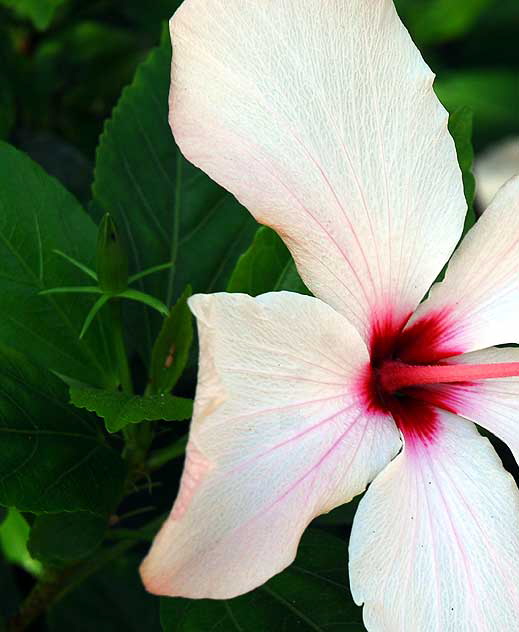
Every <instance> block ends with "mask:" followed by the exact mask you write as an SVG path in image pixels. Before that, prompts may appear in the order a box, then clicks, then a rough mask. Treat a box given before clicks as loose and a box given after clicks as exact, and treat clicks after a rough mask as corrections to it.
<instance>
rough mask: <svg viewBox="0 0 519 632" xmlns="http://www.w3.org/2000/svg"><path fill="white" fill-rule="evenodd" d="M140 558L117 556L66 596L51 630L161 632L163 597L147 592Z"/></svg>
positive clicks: (50, 618)
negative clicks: (142, 577) (140, 567)
mask: <svg viewBox="0 0 519 632" xmlns="http://www.w3.org/2000/svg"><path fill="white" fill-rule="evenodd" d="M139 561H140V559H139V558H138V557H135V556H133V555H130V556H128V557H123V558H121V559H116V560H114V561H113V562H111V563H110V564H109V565H108V566H105V567H103V568H102V569H101V570H100V571H99V572H98V573H97V574H96V575H94V576H93V577H90V578H89V579H87V580H86V581H85V582H84V583H82V584H81V586H79V587H78V588H76V589H75V590H74V591H72V592H70V593H69V594H68V595H66V596H65V597H64V598H63V599H61V600H60V601H59V602H58V603H57V604H56V605H54V606H53V607H52V609H51V610H50V612H49V615H48V617H47V623H48V628H49V630H50V632H70V631H71V630H73V631H74V632H92V631H95V632H121V630H124V631H125V632H159V630H160V623H159V613H158V604H159V600H158V599H156V598H154V597H152V596H151V595H148V594H147V593H146V592H145V590H144V588H143V586H142V583H141V581H140V579H139V574H138V571H137V566H138V564H139ZM197 632H206V630H205V629H199V630H197Z"/></svg>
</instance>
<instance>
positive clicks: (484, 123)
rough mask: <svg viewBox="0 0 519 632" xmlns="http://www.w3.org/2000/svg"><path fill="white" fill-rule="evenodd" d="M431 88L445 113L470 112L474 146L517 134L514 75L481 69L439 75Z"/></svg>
mask: <svg viewBox="0 0 519 632" xmlns="http://www.w3.org/2000/svg"><path fill="white" fill-rule="evenodd" d="M434 88H435V91H436V93H437V95H438V96H439V98H440V100H441V101H442V102H443V104H444V105H445V107H446V108H447V110H448V111H449V112H454V111H455V110H456V109H457V108H459V107H463V106H468V107H470V108H471V110H472V111H473V112H474V130H475V132H476V134H475V138H474V141H475V143H476V145H477V146H480V145H483V144H484V143H486V142H488V141H489V140H492V139H496V138H499V137H500V136H504V135H510V134H514V133H519V116H518V115H517V103H518V90H519V87H518V81H517V72H515V71H511V70H500V69H493V68H490V69H486V68H481V69H471V70H464V71H457V72H449V73H442V74H441V75H440V76H439V77H438V78H437V80H436V82H435V84H434Z"/></svg>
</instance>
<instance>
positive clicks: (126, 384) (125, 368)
mask: <svg viewBox="0 0 519 632" xmlns="http://www.w3.org/2000/svg"><path fill="white" fill-rule="evenodd" d="M109 307H110V315H111V319H112V333H113V336H114V344H115V357H116V360H117V368H118V370H119V381H120V383H121V388H122V390H123V392H125V393H133V384H132V376H131V373H130V366H129V364H128V355H127V353H126V344H125V342H124V329H123V319H122V313H121V302H120V300H119V299H117V298H112V299H110V302H109Z"/></svg>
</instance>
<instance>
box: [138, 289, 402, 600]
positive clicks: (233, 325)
mask: <svg viewBox="0 0 519 632" xmlns="http://www.w3.org/2000/svg"><path fill="white" fill-rule="evenodd" d="M190 307H191V309H192V311H193V312H194V314H195V315H196V316H197V319H198V326H199V336H200V356H201V364H200V372H199V383H198V387H197V397H196V402H195V411H194V416H193V421H192V425H191V432H190V438H189V445H188V448H187V460H186V466H185V470H184V474H183V478H182V482H181V489H180V492H179V495H178V498H177V500H176V502H175V505H174V507H173V511H172V513H171V515H170V517H169V519H168V520H167V522H166V523H165V525H164V526H163V528H162V530H161V531H160V533H159V535H158V536H157V538H156V540H155V542H154V544H153V547H152V549H151V552H150V554H149V555H148V557H147V559H146V560H145V561H144V563H143V567H142V576H143V579H144V583H145V585H146V587H147V588H148V590H150V591H151V592H154V593H157V594H161V595H171V596H177V595H180V596H184V597H192V598H199V597H210V598H229V597H233V596H235V595H239V594H241V593H244V592H246V591H249V590H251V589H253V588H255V587H256V586H258V585H260V584H262V583H264V582H265V581H266V580H267V579H269V578H270V577H271V576H272V575H274V574H276V573H278V572H280V571H281V570H282V569H284V568H285V567H286V566H287V565H288V564H290V563H291V562H292V560H293V559H294V557H295V554H296V550H297V545H298V542H299V539H300V537H301V534H302V532H303V531H304V529H305V528H306V526H307V525H308V523H309V522H310V521H311V520H312V519H313V518H314V517H315V516H317V515H318V514H320V513H325V512H327V511H330V510H331V509H332V508H334V507H336V506H337V505H340V504H342V503H345V502H347V501H348V500H350V499H351V498H352V497H353V496H355V495H356V494H359V493H360V492H361V491H363V490H364V489H365V487H366V485H367V484H368V482H369V481H370V480H372V479H373V478H374V476H375V475H376V474H377V473H378V472H379V471H380V470H381V469H382V468H383V467H384V466H385V465H386V464H387V463H388V462H389V460H390V459H391V458H392V457H393V456H394V455H395V454H396V453H397V451H398V449H399V447H400V445H401V443H400V438H399V435H398V431H397V429H396V427H395V425H394V424H393V422H392V420H391V419H390V418H389V417H387V416H384V415H380V414H379V415H366V414H365V412H364V407H363V404H362V401H361V398H360V395H359V394H358V391H359V389H358V380H359V374H360V373H361V372H362V369H363V368H364V367H365V364H366V362H367V361H368V353H367V349H366V346H365V344H364V343H363V341H362V340H361V338H360V337H359V335H358V334H357V332H356V331H355V330H354V329H353V327H352V326H351V325H350V324H349V323H348V322H347V321H346V320H345V318H344V317H343V316H341V315H340V314H338V313H337V312H335V311H334V310H333V309H332V308H331V307H329V306H328V305H326V304H325V303H322V302H321V301H319V300H318V299H315V298H311V297H305V296H301V295H298V294H291V293H287V292H281V293H274V294H265V295H263V296H261V297H258V298H256V299H254V298H251V297H249V296H245V295H241V294H214V295H197V296H195V297H193V298H191V299H190Z"/></svg>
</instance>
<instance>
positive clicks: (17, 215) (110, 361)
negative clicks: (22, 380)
mask: <svg viewBox="0 0 519 632" xmlns="http://www.w3.org/2000/svg"><path fill="white" fill-rule="evenodd" d="M96 232H97V231H96V227H95V225H94V223H93V222H92V220H91V219H90V218H89V217H88V216H87V215H86V213H85V212H84V211H83V209H82V208H81V207H80V206H79V204H78V203H77V202H76V200H75V199H74V198H73V197H72V196H71V195H70V194H69V193H67V191H65V189H63V187H62V186H61V185H60V184H59V183H58V182H57V181H56V180H55V179H54V178H52V177H50V176H48V175H47V174H46V173H45V172H44V171H42V169H41V168H40V167H38V166H37V165H36V164H35V163H34V162H32V161H31V160H30V159H29V158H27V156H25V155H24V154H22V153H21V152H19V151H17V150H15V149H14V148H12V147H10V146H9V145H7V144H5V143H0V313H1V314H2V318H0V342H5V343H6V344H8V345H9V346H12V347H14V348H16V349H18V350H19V351H21V352H22V353H25V354H26V355H29V356H31V357H33V358H34V359H35V360H36V361H37V362H39V363H40V364H41V365H42V366H46V367H48V368H49V369H51V370H53V371H56V372H57V373H59V374H61V375H64V376H67V377H69V378H73V379H76V380H79V381H81V382H85V383H87V384H92V385H94V386H105V387H112V386H113V385H114V384H116V382H117V379H116V369H115V362H114V352H113V343H112V340H111V336H110V330H109V327H108V326H107V323H106V320H105V319H98V320H96V323H94V326H93V327H92V328H91V330H90V331H89V334H88V336H86V337H85V338H84V340H83V341H80V340H79V339H78V335H79V331H80V328H81V323H82V322H83V320H84V318H85V315H86V314H87V312H88V309H89V307H90V305H91V299H89V297H88V296H75V297H74V298H73V299H71V298H70V297H69V296H66V295H53V294H51V295H47V296H41V295H40V294H39V292H41V290H45V289H49V288H55V287H60V286H76V285H82V284H83V283H84V280H85V279H84V275H83V273H82V272H80V271H79V270H77V269H75V268H74V267H73V266H72V265H71V264H70V263H69V262H68V261H65V260H64V259H63V258H62V257H60V256H58V255H57V254H56V253H55V252H54V250H55V249H58V250H61V251H62V252H66V253H67V254H68V255H69V256H72V257H74V258H75V259H77V260H79V261H84V262H86V263H90V261H91V259H92V258H93V256H94V254H95V247H96Z"/></svg>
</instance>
